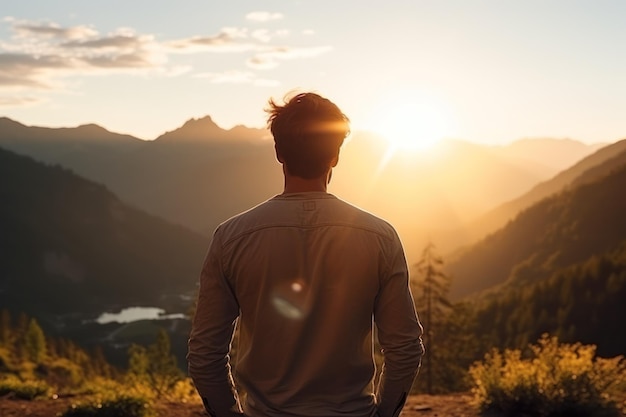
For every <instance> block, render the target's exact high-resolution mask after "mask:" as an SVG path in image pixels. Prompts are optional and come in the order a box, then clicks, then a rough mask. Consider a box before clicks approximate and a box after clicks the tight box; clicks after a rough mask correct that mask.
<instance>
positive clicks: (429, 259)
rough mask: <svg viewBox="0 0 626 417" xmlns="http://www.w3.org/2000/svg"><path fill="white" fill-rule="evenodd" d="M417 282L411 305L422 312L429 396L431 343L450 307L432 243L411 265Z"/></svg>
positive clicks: (447, 282)
mask: <svg viewBox="0 0 626 417" xmlns="http://www.w3.org/2000/svg"><path fill="white" fill-rule="evenodd" d="M415 266H416V269H417V273H418V279H417V281H415V284H414V288H415V290H416V294H417V296H416V299H415V304H416V307H417V309H418V311H419V312H420V313H423V321H422V323H423V325H424V344H425V346H426V352H425V354H424V368H425V369H424V370H425V371H426V384H427V392H428V393H429V394H432V393H433V361H432V359H433V357H434V356H435V355H436V352H437V348H436V347H435V340H436V336H437V330H438V327H439V326H442V325H443V323H444V319H445V317H446V316H447V314H448V313H449V312H450V310H451V307H452V304H451V302H450V300H449V298H448V297H449V293H450V278H449V277H448V276H447V275H445V274H444V273H443V270H442V268H443V260H442V258H441V257H440V256H439V255H438V254H437V252H436V249H435V245H434V244H433V243H432V242H428V244H427V245H426V246H425V247H424V249H423V251H422V257H421V259H420V260H419V262H418V263H417V264H416V265H415Z"/></svg>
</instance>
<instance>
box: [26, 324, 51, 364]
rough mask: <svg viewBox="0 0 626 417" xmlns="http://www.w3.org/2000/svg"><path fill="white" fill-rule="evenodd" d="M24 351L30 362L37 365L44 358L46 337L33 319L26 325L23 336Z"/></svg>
mask: <svg viewBox="0 0 626 417" xmlns="http://www.w3.org/2000/svg"><path fill="white" fill-rule="evenodd" d="M24 349H25V351H26V354H27V355H28V359H29V360H30V361H31V362H34V363H37V364H38V363H41V362H42V361H43V360H44V359H45V357H46V337H45V335H44V334H43V330H41V327H39V324H38V323H37V320H35V319H30V322H29V323H28V329H27V330H26V334H25V335H24Z"/></svg>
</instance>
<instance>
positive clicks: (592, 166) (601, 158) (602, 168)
mask: <svg viewBox="0 0 626 417" xmlns="http://www.w3.org/2000/svg"><path fill="white" fill-rule="evenodd" d="M624 163H626V139H623V140H620V141H618V142H615V143H613V144H610V145H607V146H605V147H603V148H601V149H599V150H597V151H595V152H594V153H592V154H591V155H589V156H587V157H585V158H583V159H582V160H580V161H579V162H577V163H576V164H574V165H573V166H571V167H570V168H568V169H566V170H564V171H562V172H560V173H559V174H557V175H556V176H554V177H553V178H551V179H549V180H547V181H542V182H540V183H539V184H537V185H535V186H534V187H533V188H532V189H531V190H530V191H528V192H526V193H524V194H522V195H521V196H519V197H517V198H515V199H512V200H510V201H507V202H506V203H504V204H501V205H499V206H498V207H496V208H494V209H492V210H490V211H488V212H486V213H485V214H483V215H481V216H479V217H478V219H476V220H474V221H473V222H471V223H469V224H468V225H466V226H465V227H463V228H461V229H459V230H456V231H453V232H451V233H449V235H451V236H452V235H454V236H456V238H457V239H458V243H459V245H464V244H468V243H471V242H475V241H477V240H478V239H480V238H482V237H484V236H486V235H488V234H489V233H492V232H494V231H496V230H497V229H499V228H500V227H502V226H504V225H505V224H506V223H507V222H509V221H510V220H512V219H513V218H514V217H515V216H516V215H517V214H518V213H519V212H521V211H522V210H524V209H526V208H528V207H530V206H532V205H533V204H535V203H536V202H538V201H541V200H542V199H544V198H546V197H549V196H551V195H553V194H555V193H558V192H561V191H563V190H566V189H568V188H570V187H576V186H578V185H581V184H585V183H589V182H592V181H595V180H597V179H598V178H600V177H602V176H604V175H606V174H608V173H609V172H610V171H611V170H612V169H614V168H616V167H619V166H621V165H622V164H624ZM444 239H445V237H444Z"/></svg>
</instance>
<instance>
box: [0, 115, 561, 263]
mask: <svg viewBox="0 0 626 417" xmlns="http://www.w3.org/2000/svg"><path fill="white" fill-rule="evenodd" d="M89 129H91V130H89ZM91 131H93V133H94V135H95V136H94V137H86V136H85V135H89V132H91ZM570 145H571V144H570ZM570 145H568V146H570ZM0 146H4V147H6V148H7V149H10V150H13V151H15V152H18V153H22V154H26V155H29V156H32V157H34V158H36V159H38V160H40V161H43V162H46V163H53V164H60V165H62V166H64V167H66V168H69V169H71V170H73V171H75V172H76V173H77V174H78V175H80V176H83V177H85V178H87V179H90V180H93V181H96V182H99V183H102V184H105V185H106V186H107V187H108V188H109V189H110V190H112V191H113V192H114V193H115V194H116V195H118V196H119V197H120V199H121V200H122V201H124V202H127V203H129V204H131V205H133V206H135V207H137V208H140V209H142V210H144V211H146V212H148V213H151V214H153V215H156V216H158V217H162V218H164V219H167V220H169V221H172V222H175V223H178V224H181V225H184V226H185V227H188V228H190V229H193V230H196V231H199V232H201V233H203V234H205V235H210V233H211V232H212V230H213V229H214V228H215V227H216V226H217V225H218V224H219V223H220V222H221V221H223V220H225V219H226V218H228V217H230V216H232V215H234V214H236V213H238V212H240V211H243V210H246V209H247V208H249V207H251V206H253V205H255V204H257V203H259V202H261V201H263V200H265V199H267V198H270V197H272V196H273V195H275V194H278V193H280V192H281V190H282V182H283V179H282V172H281V166H280V165H279V164H278V163H277V162H276V159H275V156H274V148H273V141H272V140H271V139H270V137H269V134H268V131H267V130H265V129H251V128H247V127H244V126H236V127H234V128H232V129H230V130H225V129H222V128H220V127H219V126H218V125H217V124H215V122H214V121H213V120H212V119H211V118H210V117H208V116H207V117H203V118H200V119H191V120H189V121H187V122H186V123H184V124H183V125H182V126H181V127H179V128H177V129H174V130H172V131H170V132H167V133H165V134H163V135H161V136H159V137H158V138H156V139H155V140H153V141H142V140H139V139H136V138H133V137H130V136H127V135H116V134H114V133H111V132H107V131H106V130H105V129H102V128H98V127H96V126H89V127H88V129H87V127H84V126H83V127H79V128H74V129H47V128H38V127H27V126H24V125H21V124H19V123H17V122H13V121H10V120H9V119H1V120H0ZM500 151H502V150H500ZM500 151H498V152H495V151H494V150H493V149H492V148H491V147H488V146H484V145H476V144H472V143H469V142H465V141H460V140H450V141H447V142H444V143H442V144H441V146H440V147H439V149H437V150H434V151H432V152H425V153H409V152H395V153H393V154H391V153H389V151H388V149H387V148H386V145H385V144H384V141H383V140H382V139H381V138H380V137H376V136H374V135H371V134H367V133H365V132H356V133H355V134H354V135H353V136H352V137H351V138H349V140H347V143H346V144H345V145H344V147H343V149H342V152H341V156H340V162H339V165H338V166H337V168H336V169H335V170H334V172H333V174H334V175H333V179H332V182H331V184H330V187H329V191H330V192H332V193H335V194H336V195H338V196H339V197H341V198H344V199H346V200H348V201H350V202H352V203H354V204H356V205H358V206H360V207H363V208H365V209H367V210H369V211H371V212H373V213H375V214H377V215H379V216H381V217H383V218H385V219H386V220H388V221H390V222H391V223H393V224H394V225H395V226H396V227H397V228H398V230H399V233H400V235H401V237H402V239H403V242H404V243H405V245H406V250H407V254H408V257H409V260H410V261H413V260H414V258H415V257H416V256H417V254H419V253H420V251H421V248H422V247H423V245H424V244H425V242H426V240H427V239H428V238H429V236H433V235H436V233H438V231H439V230H440V229H444V230H446V231H448V232H450V231H455V230H459V229H460V228H462V227H464V226H465V225H466V224H467V222H469V221H471V220H472V219H475V218H476V217H478V216H480V215H481V214H482V213H484V212H486V211H487V210H490V209H491V208H493V207H494V206H496V205H498V204H501V203H503V202H505V201H507V200H511V199H513V198H515V197H517V196H519V195H520V194H522V193H524V192H526V191H528V190H529V189H531V188H532V187H533V186H534V185H535V184H537V183H538V182H540V181H542V180H545V179H547V178H548V175H550V173H551V171H550V170H547V169H546V168H545V167H544V166H542V165H541V164H540V163H538V162H536V161H535V162H531V163H529V162H528V159H527V158H524V159H515V158H512V157H511V156H510V155H503V154H502V152H504V151H502V152H500ZM505 153H506V152H505ZM437 236H439V235H437ZM437 243H438V245H439V246H440V247H446V245H447V247H448V248H454V247H456V246H457V245H459V244H460V243H463V242H461V240H460V239H459V236H458V235H456V234H454V235H449V236H448V237H447V238H446V242H444V243H440V242H437Z"/></svg>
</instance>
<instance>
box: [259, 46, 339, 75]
mask: <svg viewBox="0 0 626 417" xmlns="http://www.w3.org/2000/svg"><path fill="white" fill-rule="evenodd" d="M331 50H332V47H331V46H312V47H289V46H274V47H269V48H266V49H264V50H263V51H262V52H259V53H257V54H256V55H254V56H253V57H251V58H250V59H248V61H247V64H248V66H249V67H251V68H256V69H271V68H275V67H277V66H278V65H279V61H285V60H290V59H299V58H312V57H316V56H319V55H322V54H325V53H327V52H329V51H331Z"/></svg>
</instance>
